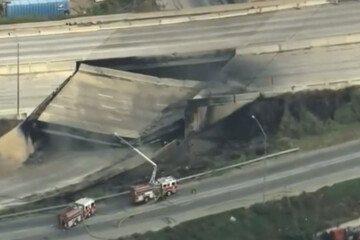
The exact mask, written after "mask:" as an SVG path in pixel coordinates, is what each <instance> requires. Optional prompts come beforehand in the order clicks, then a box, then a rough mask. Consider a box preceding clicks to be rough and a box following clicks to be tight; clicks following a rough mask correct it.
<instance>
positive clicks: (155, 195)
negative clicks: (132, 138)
mask: <svg viewBox="0 0 360 240" xmlns="http://www.w3.org/2000/svg"><path fill="white" fill-rule="evenodd" d="M115 136H116V137H118V138H119V139H120V141H122V142H123V143H125V144H126V145H128V146H129V147H130V148H132V149H133V150H134V151H135V152H137V153H138V154H139V155H140V156H142V157H143V158H144V159H145V160H146V161H148V162H149V163H150V164H151V165H153V167H154V169H153V172H152V174H151V178H150V181H149V183H145V184H140V185H135V186H133V187H132V188H131V191H130V192H131V200H132V202H133V203H135V204H136V203H144V202H145V203H146V202H148V201H150V200H152V199H155V200H158V199H160V198H163V197H165V196H171V195H172V194H174V193H176V192H177V190H178V185H177V181H176V179H175V178H174V177H172V176H168V177H163V178H159V179H157V180H156V172H157V165H156V163H155V162H154V161H152V160H151V159H150V158H148V157H147V156H146V155H145V154H144V153H142V152H141V151H140V150H139V149H137V148H136V147H134V146H132V145H131V144H130V143H128V142H127V141H126V140H125V139H123V138H122V137H120V136H119V135H118V134H117V133H115Z"/></svg>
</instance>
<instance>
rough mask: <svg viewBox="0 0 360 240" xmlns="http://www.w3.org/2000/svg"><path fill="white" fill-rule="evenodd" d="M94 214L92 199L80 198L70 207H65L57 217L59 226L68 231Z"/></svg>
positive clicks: (94, 208) (94, 207) (94, 206)
mask: <svg viewBox="0 0 360 240" xmlns="http://www.w3.org/2000/svg"><path fill="white" fill-rule="evenodd" d="M95 212H96V205H95V201H94V199H91V198H81V199H79V200H77V201H76V202H75V203H73V204H72V205H70V206H68V207H66V208H65V209H64V210H63V211H62V212H61V213H60V214H59V215H58V222H59V226H60V227H62V228H64V229H69V228H71V227H73V226H76V225H77V224H78V223H80V222H82V221H83V220H84V219H85V218H88V217H90V216H91V215H93V214H94V213H95Z"/></svg>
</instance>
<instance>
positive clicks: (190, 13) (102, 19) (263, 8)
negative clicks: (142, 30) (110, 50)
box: [0, 0, 329, 38]
mask: <svg viewBox="0 0 360 240" xmlns="http://www.w3.org/2000/svg"><path fill="white" fill-rule="evenodd" d="M328 3H329V0H293V1H291V2H289V0H274V1H266V2H259V3H251V4H230V5H220V6H211V7H204V8H193V9H186V10H181V11H179V10H177V11H166V12H155V13H143V14H127V15H125V16H124V15H108V16H99V17H92V18H86V17H85V18H77V19H69V20H63V21H59V24H58V25H56V24H54V23H53V24H50V25H49V26H48V27H46V25H45V26H44V23H42V24H41V26H39V27H35V26H36V24H35V25H34V24H31V25H26V26H29V27H28V28H29V29H30V30H28V28H16V24H15V26H13V27H9V28H7V29H2V30H4V31H3V32H0V38H8V37H26V36H36V35H51V34H63V33H69V32H90V31H97V30H99V29H114V28H129V27H146V26H154V25H155V26H156V25H162V24H174V23H184V22H191V21H204V20H211V19H219V18H227V17H234V16H243V15H249V14H258V13H265V12H271V11H278V10H285V9H291V8H299V7H307V6H314V5H323V4H328ZM154 20H155V21H154ZM89 21H90V22H95V23H96V25H95V26H94V25H90V26H81V25H79V24H82V23H89ZM119 21H120V22H121V21H123V22H125V24H119ZM67 22H76V23H77V24H78V25H74V26H66V23H67ZM107 22H110V25H109V26H108V25H107V24H106V23H107ZM111 22H118V23H117V24H115V25H114V24H111ZM97 23H99V24H97ZM14 29H17V30H14ZM34 29H35V30H34Z"/></svg>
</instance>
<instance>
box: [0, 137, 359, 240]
mask: <svg viewBox="0 0 360 240" xmlns="http://www.w3.org/2000/svg"><path fill="white" fill-rule="evenodd" d="M359 146H360V142H359V141H357V142H353V143H351V144H346V145H343V146H340V147H332V148H329V149H325V150H321V151H315V152H310V153H299V154H294V155H291V156H287V157H282V158H278V159H272V160H269V162H268V171H267V173H268V174H267V178H266V179H267V183H266V189H267V191H266V199H267V200H271V199H275V198H278V197H280V196H281V195H286V194H297V193H300V192H301V191H303V190H309V191H312V190H315V189H317V188H319V187H321V186H325V185H329V184H333V183H335V182H340V181H343V180H347V179H352V178H357V177H358V172H359V170H360V161H359V160H360V151H359ZM263 173H264V171H263V164H261V163H259V164H256V165H253V166H249V167H246V168H243V169H238V170H234V171H231V172H228V173H226V174H224V175H221V176H217V177H214V178H208V179H204V180H201V181H197V182H192V183H188V184H184V185H181V186H180V187H181V189H180V191H179V192H178V193H177V194H176V195H174V196H172V197H171V198H169V199H168V200H166V201H164V202H159V203H157V204H155V203H150V204H148V205H143V206H138V207H130V204H129V199H128V196H123V197H119V198H116V199H112V200H109V201H108V202H103V203H98V213H97V215H95V216H93V217H92V218H90V219H88V220H86V226H88V227H87V229H88V231H86V228H85V227H84V225H79V226H77V227H75V228H73V229H71V230H69V231H62V230H60V229H58V227H57V226H56V212H50V213H46V214H40V215H34V216H27V217H19V218H17V219H8V220H3V221H2V222H0V235H1V237H2V238H3V239H9V240H15V239H17V240H25V239H26V240H39V239H51V240H53V239H71V240H85V239H91V237H90V236H89V234H90V235H92V236H95V237H100V238H105V239H116V238H115V237H119V236H121V235H128V234H132V233H134V232H144V231H148V230H151V229H152V230H156V229H160V228H163V227H165V226H168V225H174V224H178V223H180V222H182V221H186V220H189V219H194V218H197V217H201V216H205V215H207V214H214V213H217V212H221V211H226V210H230V209H233V208H237V207H241V206H247V205H250V204H253V203H255V202H261V201H262V191H263V186H264V185H263ZM193 188H196V189H197V193H196V194H191V189H193Z"/></svg>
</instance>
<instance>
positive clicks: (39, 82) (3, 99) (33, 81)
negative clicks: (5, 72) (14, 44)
mask: <svg viewBox="0 0 360 240" xmlns="http://www.w3.org/2000/svg"><path fill="white" fill-rule="evenodd" d="M0 55H1V54H0ZM70 75H71V72H70V71H64V72H54V73H42V74H27V75H21V76H20V81H19V82H20V83H19V86H20V87H19V93H20V94H19V99H20V106H19V107H20V113H28V114H29V113H31V112H32V111H33V110H34V109H35V107H37V106H38V105H39V104H40V103H41V102H42V101H43V100H44V99H45V98H46V97H47V96H49V95H50V94H51V93H52V92H53V91H54V90H55V89H56V88H57V87H59V85H60V84H61V83H63V82H64V81H65V80H66V78H68V77H69V76H70ZM16 108H17V81H16V75H11V76H0V118H1V117H2V116H9V115H14V114H16Z"/></svg>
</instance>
